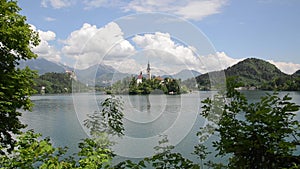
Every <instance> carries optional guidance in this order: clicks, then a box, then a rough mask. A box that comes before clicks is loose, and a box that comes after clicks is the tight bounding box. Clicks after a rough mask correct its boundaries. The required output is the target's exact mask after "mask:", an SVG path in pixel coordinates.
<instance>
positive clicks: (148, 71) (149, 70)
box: [147, 61, 151, 80]
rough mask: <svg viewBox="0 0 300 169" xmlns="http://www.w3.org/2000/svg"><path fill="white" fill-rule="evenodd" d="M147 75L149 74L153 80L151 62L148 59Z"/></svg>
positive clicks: (149, 77)
mask: <svg viewBox="0 0 300 169" xmlns="http://www.w3.org/2000/svg"><path fill="white" fill-rule="evenodd" d="M147 75H148V77H147V78H148V79H149V80H151V69H150V63H149V61H148V66H147Z"/></svg>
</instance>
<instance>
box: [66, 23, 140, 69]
mask: <svg viewBox="0 0 300 169" xmlns="http://www.w3.org/2000/svg"><path fill="white" fill-rule="evenodd" d="M123 34H124V33H123V32H122V30H121V28H120V27H119V25H118V24H116V23H114V22H111V23H109V24H107V25H105V26H104V27H101V28H97V27H96V26H95V25H90V24H87V23H85V24H83V26H82V28H80V29H79V30H76V31H74V32H72V33H71V35H70V36H69V37H68V38H67V39H66V40H65V41H64V43H65V46H64V47H63V48H62V52H63V53H64V54H65V55H66V56H68V57H70V58H74V59H75V60H76V61H77V64H76V68H79V69H84V68H87V67H89V66H91V65H94V64H97V63H99V62H101V61H102V59H106V60H109V59H115V58H120V57H121V58H122V57H126V56H128V55H132V54H133V53H134V52H135V49H134V47H133V46H132V45H131V44H130V43H129V42H128V41H127V40H125V39H124V37H123ZM104 57H105V58H104Z"/></svg>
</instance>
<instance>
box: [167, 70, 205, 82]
mask: <svg viewBox="0 0 300 169" xmlns="http://www.w3.org/2000/svg"><path fill="white" fill-rule="evenodd" d="M199 75H201V73H200V72H197V71H196V70H188V69H184V70H182V71H180V72H178V73H176V74H174V75H172V76H173V78H175V79H181V80H182V81H183V80H186V79H189V78H195V77H197V76H199Z"/></svg>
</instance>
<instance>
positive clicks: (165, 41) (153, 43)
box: [132, 32, 196, 64]
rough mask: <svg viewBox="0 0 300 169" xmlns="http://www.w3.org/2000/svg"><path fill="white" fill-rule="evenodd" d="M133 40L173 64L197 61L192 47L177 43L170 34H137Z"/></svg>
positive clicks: (151, 53) (150, 53) (155, 55)
mask: <svg viewBox="0 0 300 169" xmlns="http://www.w3.org/2000/svg"><path fill="white" fill-rule="evenodd" d="M132 40H133V42H135V44H136V45H137V46H138V47H139V48H142V49H144V50H149V51H150V50H151V52H147V54H148V55H149V56H150V55H152V56H151V57H157V58H158V59H160V60H162V61H164V62H171V63H173V64H190V63H195V62H196V60H195V59H196V58H195V56H194V52H193V51H192V47H185V46H183V45H181V44H177V43H175V42H174V41H173V40H172V39H171V36H170V34H168V33H161V32H155V33H154V34H144V35H136V36H135V37H133V39H132Z"/></svg>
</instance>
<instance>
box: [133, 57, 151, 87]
mask: <svg viewBox="0 0 300 169" xmlns="http://www.w3.org/2000/svg"><path fill="white" fill-rule="evenodd" d="M147 79H149V80H151V68H150V63H149V61H148V65H147ZM136 83H137V84H140V83H143V72H142V71H141V72H140V74H139V75H138V77H137V80H136Z"/></svg>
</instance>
